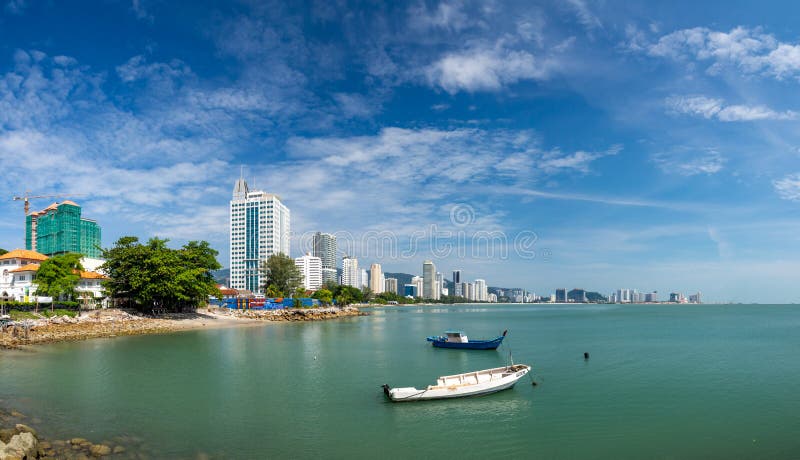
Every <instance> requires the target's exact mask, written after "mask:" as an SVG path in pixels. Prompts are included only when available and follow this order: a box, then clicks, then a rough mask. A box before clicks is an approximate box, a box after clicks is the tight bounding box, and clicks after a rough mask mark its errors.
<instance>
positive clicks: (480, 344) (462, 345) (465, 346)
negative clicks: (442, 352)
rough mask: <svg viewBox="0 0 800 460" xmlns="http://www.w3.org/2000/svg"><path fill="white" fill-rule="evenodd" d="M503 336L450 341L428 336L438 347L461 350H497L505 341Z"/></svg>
mask: <svg viewBox="0 0 800 460" xmlns="http://www.w3.org/2000/svg"><path fill="white" fill-rule="evenodd" d="M503 339H504V337H503V336H500V337H497V338H495V339H492V340H470V341H469V342H448V341H447V340H443V339H442V338H441V337H428V339H427V340H428V342H431V343H432V344H433V346H434V347H437V348H455V349H460V350H497V347H499V346H500V344H502V343H503Z"/></svg>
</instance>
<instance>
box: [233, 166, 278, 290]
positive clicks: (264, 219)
mask: <svg viewBox="0 0 800 460" xmlns="http://www.w3.org/2000/svg"><path fill="white" fill-rule="evenodd" d="M289 217H290V216H289V208H287V207H286V206H284V205H283V203H281V199H280V197H279V196H278V195H274V194H272V193H266V192H263V191H260V190H255V191H251V190H250V189H249V187H248V186H247V182H246V181H245V180H244V178H239V180H237V181H236V185H235V186H234V187H233V199H232V200H231V205H230V224H231V225H230V230H231V286H230V287H232V288H233V289H239V290H242V289H247V290H249V291H252V292H253V293H255V294H263V293H264V286H263V284H264V276H263V274H262V273H261V265H262V264H263V263H264V262H265V261H266V260H267V259H268V258H269V256H271V255H273V254H277V253H283V254H285V255H287V256H288V255H289V238H290V234H289V230H290V226H289V225H290V224H289Z"/></svg>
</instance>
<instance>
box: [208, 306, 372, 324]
mask: <svg viewBox="0 0 800 460" xmlns="http://www.w3.org/2000/svg"><path fill="white" fill-rule="evenodd" d="M214 312H215V314H217V315H220V316H228V317H233V318H243V319H251V320H260V321H318V320H323V319H334V318H343V317H346V316H366V313H362V312H361V311H360V310H359V309H358V308H356V307H343V308H336V307H324V308H297V309H294V308H288V309H285V310H230V309H219V310H214Z"/></svg>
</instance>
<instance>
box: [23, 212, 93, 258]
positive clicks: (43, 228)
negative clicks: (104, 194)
mask: <svg viewBox="0 0 800 460" xmlns="http://www.w3.org/2000/svg"><path fill="white" fill-rule="evenodd" d="M25 248H26V249H28V250H31V251H36V252H39V253H41V254H44V255H46V256H55V255H58V254H65V253H68V252H77V253H79V254H83V255H84V256H86V257H91V258H94V259H97V258H99V257H100V226H99V225H97V222H96V221H94V220H91V219H84V218H82V217H81V207H80V206H78V205H77V204H76V203H74V202H72V201H63V202H61V203H53V204H51V205H50V206H48V207H46V208H44V209H43V210H41V211H38V212H32V213H30V214H28V215H27V216H26V217H25Z"/></svg>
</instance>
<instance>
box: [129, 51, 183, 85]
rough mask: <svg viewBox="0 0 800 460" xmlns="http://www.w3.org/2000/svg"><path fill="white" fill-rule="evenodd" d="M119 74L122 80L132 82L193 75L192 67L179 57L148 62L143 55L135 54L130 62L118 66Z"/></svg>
mask: <svg viewBox="0 0 800 460" xmlns="http://www.w3.org/2000/svg"><path fill="white" fill-rule="evenodd" d="M117 74H118V75H119V77H120V79H122V81H124V82H127V83H130V82H134V81H137V80H145V79H157V80H167V79H179V78H184V77H187V76H190V75H192V69H190V68H189V66H188V65H186V63H184V62H183V61H181V60H179V59H173V60H171V61H170V62H168V63H164V62H155V63H150V64H148V63H147V59H146V58H145V57H144V56H142V55H138V56H134V57H132V58H130V59H128V62H126V63H125V64H122V65H120V66H117Z"/></svg>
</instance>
